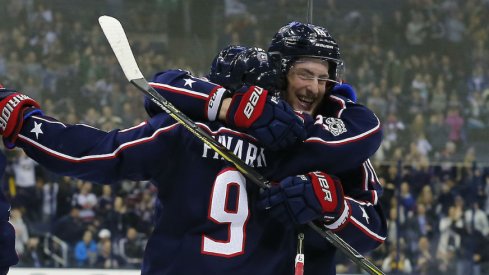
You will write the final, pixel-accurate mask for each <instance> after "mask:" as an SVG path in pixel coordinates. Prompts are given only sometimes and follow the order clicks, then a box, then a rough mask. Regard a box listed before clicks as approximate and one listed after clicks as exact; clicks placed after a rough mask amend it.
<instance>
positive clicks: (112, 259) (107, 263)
mask: <svg viewBox="0 0 489 275" xmlns="http://www.w3.org/2000/svg"><path fill="white" fill-rule="evenodd" d="M123 264H124V262H123V259H122V258H121V257H120V256H119V255H117V254H114V253H112V243H111V242H110V240H103V241H102V242H101V250H99V251H98V254H97V261H96V264H95V266H96V267H98V268H116V269H117V268H120V267H122V266H123Z"/></svg>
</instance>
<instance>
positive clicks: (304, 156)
mask: <svg viewBox="0 0 489 275" xmlns="http://www.w3.org/2000/svg"><path fill="white" fill-rule="evenodd" d="M327 108H328V110H329V111H328V112H323V114H322V115H318V116H316V120H315V122H314V123H313V124H312V125H311V126H310V127H308V138H307V139H306V140H305V141H304V142H303V143H302V144H299V145H297V146H294V147H292V148H290V149H289V150H287V155H288V157H286V158H283V159H281V160H280V161H279V163H278V165H279V167H281V171H283V173H282V174H281V173H278V174H276V176H278V177H279V178H278V180H279V179H282V178H284V177H286V176H288V175H290V173H292V174H304V173H308V172H310V171H316V170H321V171H325V172H327V173H329V174H338V173H342V172H345V171H350V170H352V169H355V168H358V167H360V166H361V165H362V163H364V162H365V161H367V160H368V159H369V158H370V157H371V156H372V155H373V154H374V153H375V152H376V151H377V149H378V148H379V146H380V144H381V142H382V128H381V124H380V121H379V119H378V118H377V116H375V114H374V113H373V112H372V111H370V110H369V109H368V108H366V107H365V106H363V105H360V104H356V103H353V102H349V101H346V100H344V99H342V98H340V97H337V96H331V97H330V102H329V103H328V107H327ZM275 180H277V179H275Z"/></svg>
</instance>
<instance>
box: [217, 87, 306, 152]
mask: <svg viewBox="0 0 489 275" xmlns="http://www.w3.org/2000/svg"><path fill="white" fill-rule="evenodd" d="M267 95H268V91H267V90H265V89H263V88H260V87H258V86H251V87H244V88H242V89H240V90H239V91H237V92H236V93H235V94H234V96H233V98H232V100H231V103H230V105H229V108H228V111H227V113H226V124H227V125H229V126H230V127H232V128H234V127H235V128H237V129H240V130H243V131H244V132H246V133H248V134H250V135H252V136H254V137H255V138H257V139H258V141H259V142H260V143H261V144H263V145H264V146H265V147H267V148H268V149H271V150H279V149H282V148H285V147H287V146H290V145H293V144H294V143H296V142H298V141H303V140H304V139H305V138H306V135H307V134H306V130H305V127H304V121H303V120H302V119H301V118H300V117H299V116H298V115H296V114H295V112H294V111H293V110H292V108H291V107H290V105H288V104H287V103H286V102H285V101H283V100H279V99H276V98H273V97H269V96H267Z"/></svg>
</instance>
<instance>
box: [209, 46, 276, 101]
mask: <svg viewBox="0 0 489 275" xmlns="http://www.w3.org/2000/svg"><path fill="white" fill-rule="evenodd" d="M277 74H278V73H277V70H276V69H275V67H274V66H273V63H272V62H270V59H269V56H268V53H267V52H266V51H265V50H263V49H261V48H256V47H253V48H247V47H243V46H236V45H230V46H227V47H226V48H224V49H223V50H221V52H219V54H218V55H217V56H216V57H215V58H214V60H213V61H212V65H211V71H210V73H209V75H208V78H209V80H210V81H211V82H214V83H217V84H219V85H222V86H223V87H225V88H227V89H230V90H236V89H238V88H240V87H241V86H243V85H256V86H260V87H262V88H265V89H267V90H269V91H270V92H272V93H274V92H276V83H277V82H278V80H277Z"/></svg>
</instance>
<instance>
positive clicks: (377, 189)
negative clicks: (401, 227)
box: [306, 160, 387, 253]
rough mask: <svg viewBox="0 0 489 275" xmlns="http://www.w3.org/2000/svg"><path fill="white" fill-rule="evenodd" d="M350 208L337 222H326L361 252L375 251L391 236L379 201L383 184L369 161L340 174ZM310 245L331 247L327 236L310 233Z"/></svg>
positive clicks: (332, 229)
mask: <svg viewBox="0 0 489 275" xmlns="http://www.w3.org/2000/svg"><path fill="white" fill-rule="evenodd" d="M337 176H338V178H340V179H341V183H342V185H343V190H344V193H345V200H346V202H347V207H345V212H344V215H343V216H342V217H341V218H340V219H338V221H337V222H335V223H333V224H329V225H324V227H325V229H326V230H331V231H333V232H334V233H335V234H337V235H338V236H339V237H340V238H342V239H343V240H344V241H346V242H347V243H348V244H349V245H351V246H352V247H353V248H355V249H356V250H357V251H358V252H360V253H365V252H368V251H372V250H373V249H375V248H376V247H378V246H379V245H381V244H382V243H383V242H384V241H385V239H386V237H387V224H386V219H385V216H384V212H383V209H382V207H381V205H380V203H379V197H380V196H381V195H382V186H381V184H380V182H379V180H378V178H377V175H376V173H375V170H374V168H373V167H372V165H371V163H370V161H369V160H367V161H366V162H364V163H363V164H362V165H361V166H360V167H358V168H356V169H353V170H351V171H347V172H345V173H340V174H338V175H337ZM308 237H309V240H306V242H307V244H308V245H310V246H312V247H313V248H314V249H319V250H321V249H323V250H324V249H328V247H329V245H330V244H328V243H327V242H326V241H325V240H324V239H322V238H320V237H319V236H317V235H315V234H309V236H308Z"/></svg>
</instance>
